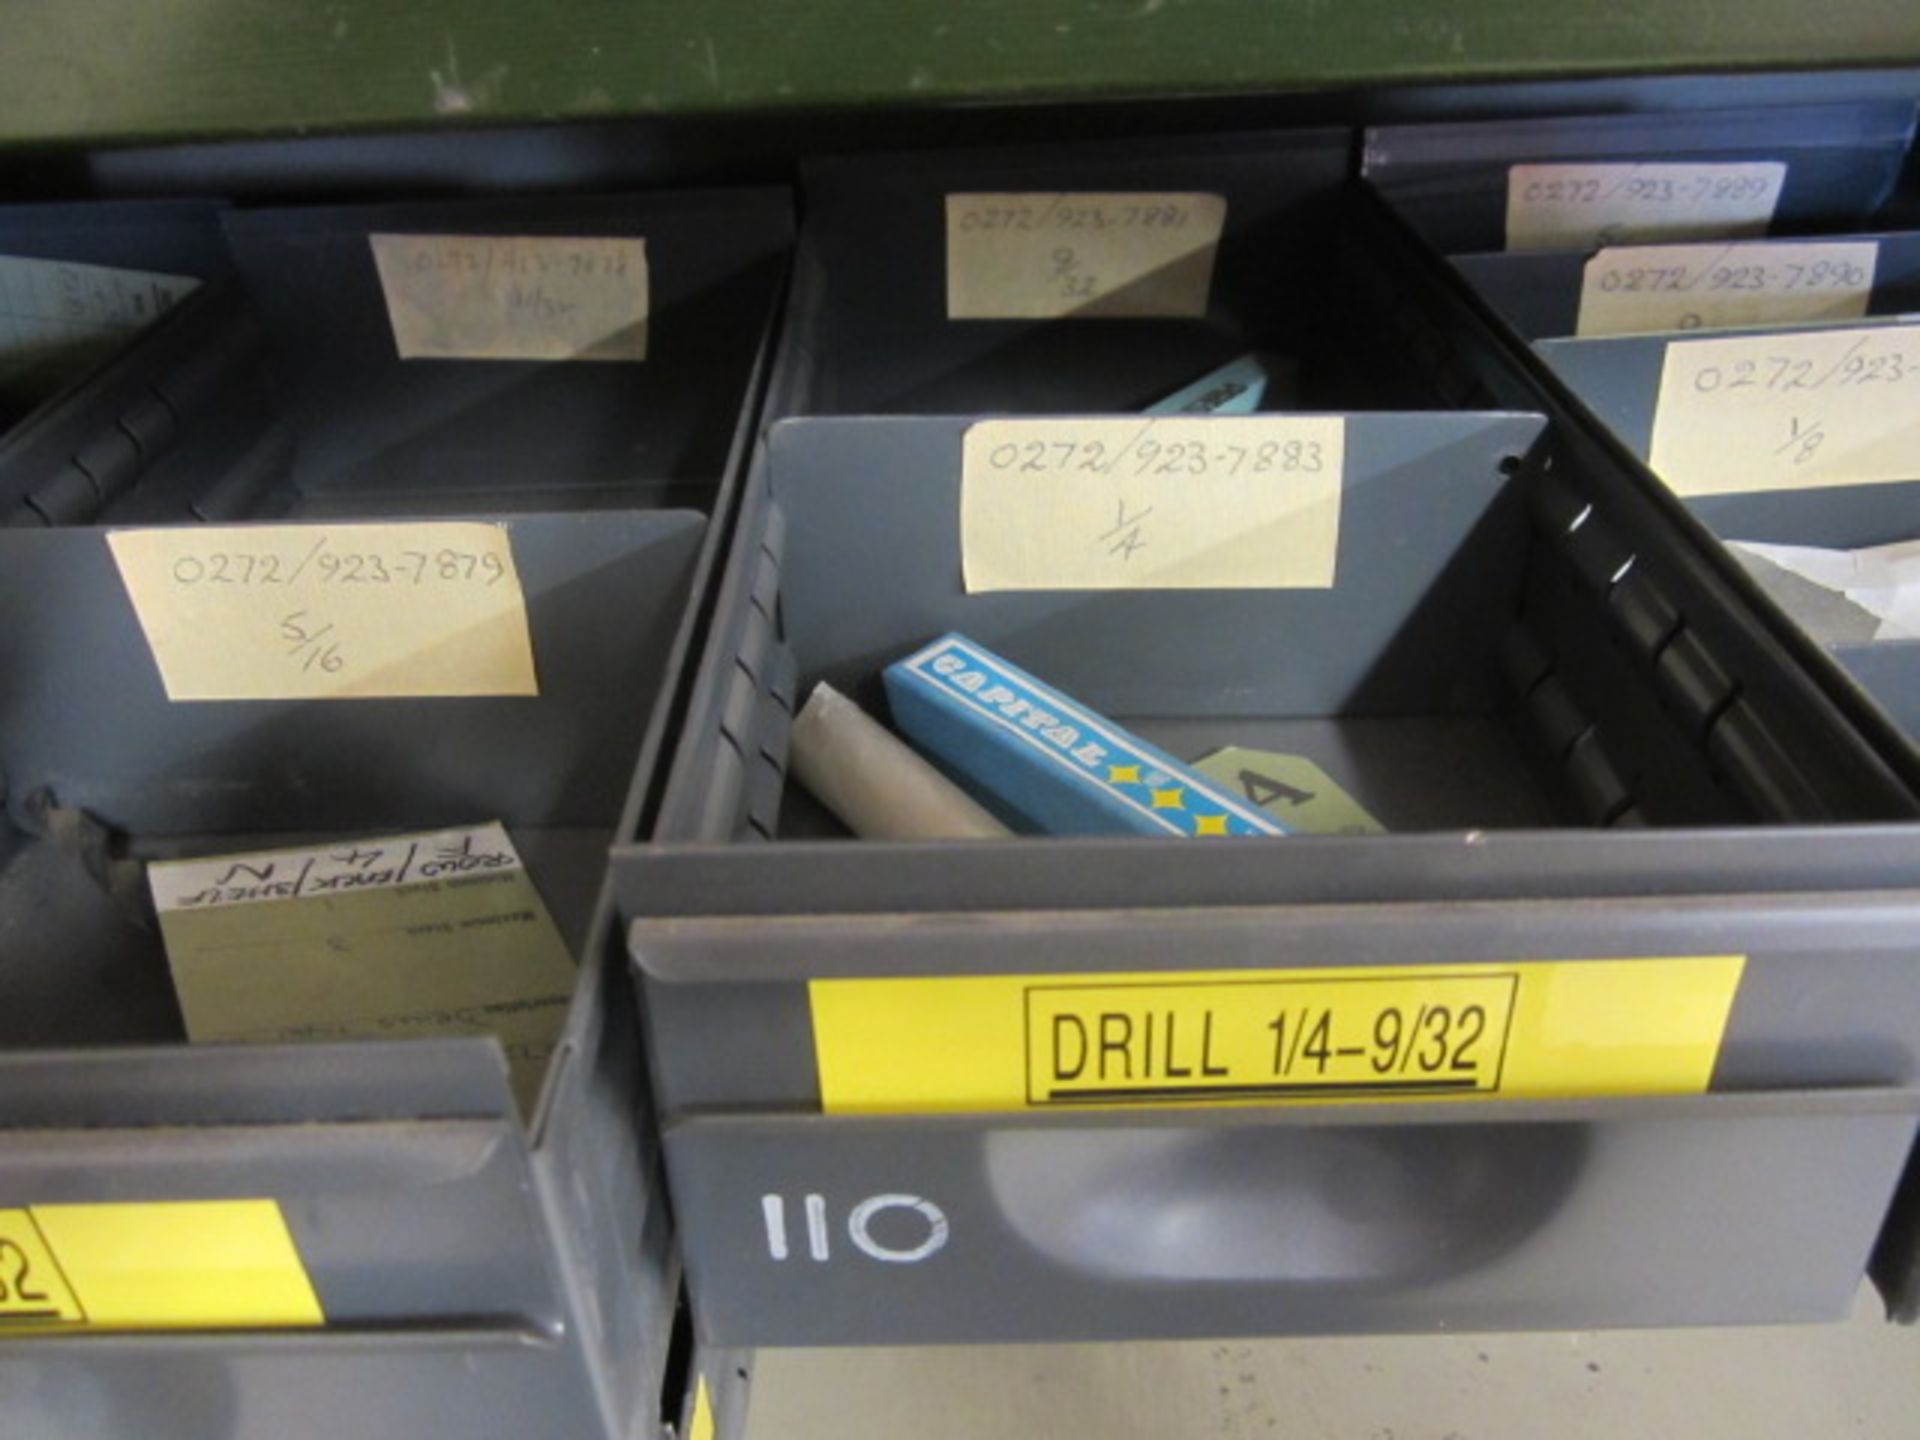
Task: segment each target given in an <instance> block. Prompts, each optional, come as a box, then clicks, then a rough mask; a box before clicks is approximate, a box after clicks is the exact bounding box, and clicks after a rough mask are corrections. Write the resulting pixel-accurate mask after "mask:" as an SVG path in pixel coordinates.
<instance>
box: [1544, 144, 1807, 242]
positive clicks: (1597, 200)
mask: <svg viewBox="0 0 1920 1440" xmlns="http://www.w3.org/2000/svg"><path fill="white" fill-rule="evenodd" d="M1786 179H1787V167H1786V164H1785V163H1784V162H1782V161H1779V160H1747V161H1737V162H1732V163H1728V162H1723V161H1708V162H1705V163H1698V162H1680V163H1676V162H1668V161H1632V162H1625V163H1621V162H1614V163H1602V164H1593V163H1589V162H1580V163H1576V164H1554V165H1515V166H1513V167H1512V168H1511V169H1509V170H1508V171H1507V248H1508V249H1509V250H1586V249H1591V248H1594V247H1597V246H1601V245H1625V244H1631V243H1635V242H1650V241H1662V240H1712V239H1733V238H1735V237H1739V236H1747V235H1764V234H1766V231H1767V226H1768V224H1770V223H1771V222H1772V220H1773V211H1774V207H1775V206H1776V205H1778V204H1779V203H1780V189H1781V187H1782V186H1783V185H1785V184H1786Z"/></svg>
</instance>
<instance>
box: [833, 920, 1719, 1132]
mask: <svg viewBox="0 0 1920 1440" xmlns="http://www.w3.org/2000/svg"><path fill="white" fill-rule="evenodd" d="M1744 965H1745V957H1743V956H1702V957H1689V958H1684V959H1645V960H1554V961H1521V962H1516V963H1513V964H1500V965H1492V964H1489V965H1455V966H1380V967H1366V968H1357V967H1353V968H1340V969H1326V970H1265V971H1260V970H1255V971H1196V972H1190V973H1187V974H1181V975H1169V974H1156V975H1124V974H1115V975H995V976H965V977H946V978H939V979H927V980H816V981H814V982H812V983H811V985H810V986H809V987H808V990H809V998H810V1001H811V1006H812V1012H813V1029H814V1044H815V1050H816V1056H817V1059H818V1063H819V1071H820V1094H821V1103H822V1106H823V1107H824V1109H825V1110H826V1111H827V1112H828V1113H830V1114H861V1113H869V1114H871V1113H889V1112H894V1113H917V1112H926V1111H937V1110H961V1111H975V1110H985V1111H992V1110H1027V1109H1058V1108H1064V1107H1073V1106H1087V1105H1100V1106H1115V1105H1118V1106H1151V1105H1165V1104H1233V1103H1243V1104H1244V1103H1280V1102H1286V1101H1300V1100H1307V1101H1328V1100H1400V1099H1412V1098H1419V1097H1438V1098H1452V1099H1468V1098H1475V1097H1484V1098H1493V1097H1502V1098H1515V1097H1522V1096H1526V1097H1535V1098H1546V1097H1574V1096H1595V1095H1642V1094H1692V1093H1698V1092H1700V1091H1702V1090H1704V1089H1706V1087H1707V1084H1708V1082H1709V1081H1710V1080H1711V1079H1712V1077H1713V1067H1714V1063H1715V1061H1716V1060H1717V1058H1718V1056H1719V1052H1720V1039H1721V1036H1722V1034H1723V1033H1724V1031H1725V1029H1726V1023H1727V1015H1728V1013H1729V1011H1730V1009H1731V1008H1732V1005H1733V998H1734V994H1735V992H1736V991H1737V990H1738V988H1739V984H1740V975H1741V971H1742V969H1743V967H1744Z"/></svg>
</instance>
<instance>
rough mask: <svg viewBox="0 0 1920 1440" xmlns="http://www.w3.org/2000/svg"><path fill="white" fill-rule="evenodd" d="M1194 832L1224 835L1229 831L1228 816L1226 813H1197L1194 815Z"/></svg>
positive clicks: (1197, 833)
mask: <svg viewBox="0 0 1920 1440" xmlns="http://www.w3.org/2000/svg"><path fill="white" fill-rule="evenodd" d="M1193 833H1194V834H1196V835H1224V834H1226V833H1227V817H1226V816H1224V815H1196V816H1194V817H1193Z"/></svg>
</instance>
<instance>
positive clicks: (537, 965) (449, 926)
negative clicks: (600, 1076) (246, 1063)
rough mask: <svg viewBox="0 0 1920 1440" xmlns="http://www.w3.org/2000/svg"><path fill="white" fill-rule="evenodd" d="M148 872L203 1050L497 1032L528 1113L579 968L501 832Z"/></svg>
mask: <svg viewBox="0 0 1920 1440" xmlns="http://www.w3.org/2000/svg"><path fill="white" fill-rule="evenodd" d="M147 875H148V883H149V884H150V885H151V887H152V890H153V901H154V909H155V911H156V912H157V913H158V914H159V917H160V933H161V936H162V938H164V939H165V941H166V945H167V960H168V962H169V964H170V965H171V966H172V969H173V981H174V987H175V989H176V990H177V991H178V993H179V996H180V1010H181V1014H182V1015H183V1016H184V1017H185V1018H186V1022H187V1034H188V1036H189V1037H190V1038H191V1039H193V1040H194V1041H195V1042H196V1043H199V1042H204V1041H213V1040H222V1041H237V1042H245V1043H254V1044H263V1043H277V1042H283V1041H334V1040H350V1039H378V1040H408V1039H415V1038H419V1037H423V1036H434V1035H492V1036H495V1037H497V1038H498V1039H499V1040H500V1043H501V1045H502V1047H503V1048H504V1049H505V1051H506V1055H507V1064H508V1069H509V1071H510V1073H511V1077H512V1082H513V1088H514V1093H515V1095H516V1096H517V1098H518V1099H519V1102H520V1105H521V1111H522V1113H523V1114H531V1113H532V1107H533V1105H534V1102H535V1101H537V1100H538V1099H539V1094H540V1085H541V1081H542V1079H543V1077H544V1076H545V1074H546V1066H547V1062H548V1061H549V1060H550V1059H551V1058H552V1055H553V1050H554V1047H555V1045H556V1044H557V1043H558V1042H559V1037H560V1030H561V1027H562V1025H563V1023H564V1021H565V1019H566V1013H567V1007H568V1005H569V1003H570V1001H571V998H572V994H573V982H574V974H575V972H574V964H573V956H572V953H571V952H570V951H569V950H568V949H567V945H566V941H565V940H563V939H562V938H561V935H560V932H559V930H558V929H557V928H556V927H555V925H554V923H553V918H552V916H551V915H549V914H548V912H547V908H546V906H545V905H544V904H543V903H542V902H541V899H540V894H539V892H538V891H537V890H535V889H534V886H533V881H532V879H531V878H530V877H529V876H528V874H527V872H526V869H525V867H524V866H523V865H522V864H521V863H520V857H519V855H518V853H517V852H516V851H515V850H514V848H513V842H512V841H511V840H510V839H508V837H507V832H506V830H505V829H504V828H503V827H502V826H501V825H500V824H498V823H497V822H495V823H492V824H487V825H476V826H472V827H470V828H467V829H462V830H441V831H435V832H432V833H429V834H421V835H400V836H392V837H388V838H383V839H373V840H351V839H349V840H340V841H336V842H335V843H333V844H331V845H324V846H318V847H314V848H309V849H302V850H267V851H259V852H255V853H253V854H246V855H224V856H221V857H219V858H217V859H211V860H183V861H170V862H167V863H164V864H155V865H151V866H149V867H148V870H147Z"/></svg>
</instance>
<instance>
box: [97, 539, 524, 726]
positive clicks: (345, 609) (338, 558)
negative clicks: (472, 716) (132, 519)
mask: <svg viewBox="0 0 1920 1440" xmlns="http://www.w3.org/2000/svg"><path fill="white" fill-rule="evenodd" d="M107 543H108V545H109V546H110V547H111V549H112V552H113V557H114V560H115V563H116V564H117V565H118V566H119V569H120V575H121V579H122V580H123V581H124V582H125V584H126V587H127V593H128V596H129V598H130V599H131V600H132V602H133V606H134V610H135V612H136V614H137V615H138V617H139V621H140V625H141V628H142V630H143V631H144V633H145V635H146V638H147V643H148V645H149V647H150V648H151V650H152V652H153V657H154V662H155V664H156V666H157V667H158V669H159V672H160V677H161V680H162V682H163V683H164V684H165V686H166V691H167V696H168V698H169V699H172V700H270V699H271V700H284V699H353V698H365V697H373V696H436V695H440V696H449V695H532V694H537V693H538V686H537V684H536V681H535V676H534V668H533V650H532V642H531V639H530V636H529V632H528V628H527V616H526V600H525V597H524V596H523V594H522V593H521V588H520V579H519V574H518V572H517V571H516V570H515V568H514V562H513V550H512V545H511V542H510V538H509V535H508V531H507V528H506V527H505V526H502V525H492V524H482V523H477V522H468V521H458V522H454V521H432V522H418V523H404V524H392V525H249V526H228V527H199V528H194V529H185V528H169V529H162V530H122V531H116V532H114V533H112V534H110V535H109V536H108V537H107Z"/></svg>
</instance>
